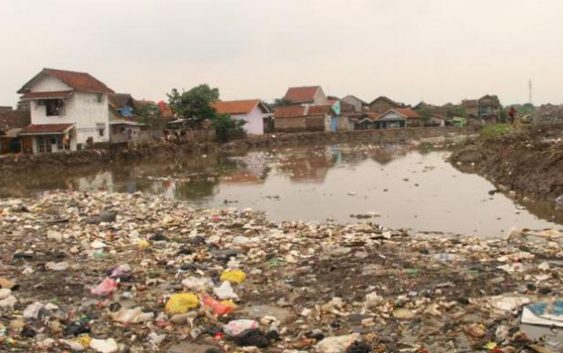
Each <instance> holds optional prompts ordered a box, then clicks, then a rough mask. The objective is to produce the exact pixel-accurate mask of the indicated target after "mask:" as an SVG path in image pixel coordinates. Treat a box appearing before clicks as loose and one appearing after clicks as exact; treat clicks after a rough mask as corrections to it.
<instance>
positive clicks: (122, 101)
mask: <svg viewBox="0 0 563 353" xmlns="http://www.w3.org/2000/svg"><path fill="white" fill-rule="evenodd" d="M109 106H110V108H111V109H114V110H115V111H116V112H117V113H118V114H119V115H120V116H121V117H124V118H128V117H132V116H133V115H135V100H134V99H133V97H132V96H131V95H130V94H129V93H113V94H110V95H109Z"/></svg>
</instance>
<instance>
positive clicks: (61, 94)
mask: <svg viewBox="0 0 563 353" xmlns="http://www.w3.org/2000/svg"><path fill="white" fill-rule="evenodd" d="M71 94H72V91H51V92H27V93H24V95H23V96H22V97H21V98H22V99H47V98H68V96H70V95H71Z"/></svg>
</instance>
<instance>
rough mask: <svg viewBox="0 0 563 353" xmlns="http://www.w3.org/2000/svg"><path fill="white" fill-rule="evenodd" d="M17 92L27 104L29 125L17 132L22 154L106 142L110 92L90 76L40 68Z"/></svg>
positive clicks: (76, 147)
mask: <svg viewBox="0 0 563 353" xmlns="http://www.w3.org/2000/svg"><path fill="white" fill-rule="evenodd" d="M18 93H21V94H22V97H21V98H22V100H28V101H29V102H30V113H31V125H28V126H27V127H25V128H24V129H23V130H22V131H21V132H20V136H21V137H22V147H23V150H24V152H32V153H49V152H59V151H64V150H70V151H75V150H79V149H83V148H84V147H86V146H89V145H92V144H95V143H106V142H109V140H110V131H109V109H108V104H109V102H108V94H110V93H113V91H112V90H111V89H110V88H108V87H107V86H106V85H105V84H104V83H102V82H100V81H98V80H97V79H96V78H94V77H92V76H91V75H89V74H87V73H83V72H73V71H63V70H54V69H43V70H42V71H41V72H40V73H38V74H37V75H35V77H33V78H32V79H31V80H30V81H29V82H27V83H26V84H25V85H24V86H23V87H22V88H21V89H20V90H19V91H18Z"/></svg>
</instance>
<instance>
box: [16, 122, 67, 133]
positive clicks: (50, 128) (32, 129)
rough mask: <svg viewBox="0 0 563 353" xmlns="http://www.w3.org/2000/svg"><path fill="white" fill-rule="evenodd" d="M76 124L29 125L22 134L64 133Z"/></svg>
mask: <svg viewBox="0 0 563 353" xmlns="http://www.w3.org/2000/svg"><path fill="white" fill-rule="evenodd" d="M73 126H74V124H43V125H33V124H32V125H28V126H26V127H24V128H23V130H22V131H21V132H20V135H49V134H62V133H64V132H66V131H67V130H69V129H70V128H72V127H73Z"/></svg>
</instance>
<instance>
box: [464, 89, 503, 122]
mask: <svg viewBox="0 0 563 353" xmlns="http://www.w3.org/2000/svg"><path fill="white" fill-rule="evenodd" d="M461 105H462V106H463V107H464V108H465V114H466V115H467V116H469V117H473V118H479V119H481V120H493V121H498V120H499V118H500V111H501V108H502V107H501V105H500V101H499V99H498V97H497V96H495V95H490V94H487V95H484V96H483V97H481V98H479V99H464V100H462V101H461Z"/></svg>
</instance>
